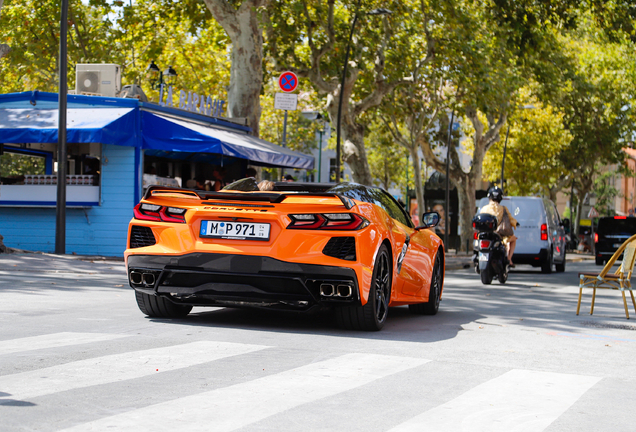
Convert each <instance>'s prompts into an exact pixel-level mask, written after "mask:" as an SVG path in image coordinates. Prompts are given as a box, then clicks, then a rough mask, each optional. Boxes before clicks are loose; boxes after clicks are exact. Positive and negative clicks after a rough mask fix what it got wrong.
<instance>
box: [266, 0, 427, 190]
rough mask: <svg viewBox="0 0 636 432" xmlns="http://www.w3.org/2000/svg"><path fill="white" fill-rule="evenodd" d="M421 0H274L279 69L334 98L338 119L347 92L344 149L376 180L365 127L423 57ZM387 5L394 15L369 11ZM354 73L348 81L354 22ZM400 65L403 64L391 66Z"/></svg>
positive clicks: (272, 50) (271, 35)
mask: <svg viewBox="0 0 636 432" xmlns="http://www.w3.org/2000/svg"><path fill="white" fill-rule="evenodd" d="M416 4H417V2H415V1H406V2H405V1H389V2H375V1H371V0H365V1H355V2H351V1H336V0H330V1H328V2H321V1H317V0H297V1H292V2H282V1H272V3H271V7H270V8H268V10H267V13H266V23H267V31H266V36H267V37H266V40H267V44H266V51H267V53H268V55H269V57H270V59H271V60H270V61H271V63H272V64H273V66H274V69H275V70H277V71H282V70H287V69H289V70H292V71H294V72H296V73H297V74H298V75H299V76H300V77H301V78H305V79H307V80H308V81H309V82H310V83H311V85H312V87H313V89H314V91H315V92H316V93H317V94H318V95H320V96H321V97H323V98H326V105H325V110H326V111H327V112H328V113H329V116H330V118H331V123H332V124H333V125H334V126H335V125H336V124H337V116H338V99H339V97H340V92H341V91H342V92H343V107H342V127H341V129H342V134H343V137H344V139H343V140H342V150H343V157H344V160H345V161H346V162H347V163H348V164H349V166H350V167H351V169H352V171H353V177H354V180H356V181H358V182H361V183H366V184H370V183H371V182H372V179H371V175H370V171H369V166H368V161H367V156H366V149H365V146H364V134H365V130H366V125H367V124H368V122H369V118H368V112H369V111H370V110H371V109H372V108H374V107H376V106H377V105H379V104H380V103H381V102H382V99H383V98H384V97H385V96H386V95H387V94H389V93H390V92H391V91H392V90H393V89H394V88H396V87H397V86H398V85H400V84H403V83H404V82H407V81H408V80H409V75H410V73H411V71H412V70H413V69H414V68H415V65H416V64H419V62H420V61H421V55H422V46H421V45H418V44H417V38H418V36H419V31H418V30H419V29H421V25H420V24H421V22H422V21H421V20H420V19H419V18H417V19H413V18H414V17H413V9H414V7H415V6H416ZM378 7H383V8H387V9H389V10H391V11H392V14H391V15H390V16H388V17H387V16H383V17H378V16H372V15H367V13H366V12H369V11H372V10H374V9H375V8H378ZM354 22H355V24H356V25H355V32H354V34H353V39H352V44H351V54H350V57H349V63H348V65H347V67H348V73H347V77H346V79H345V83H344V87H343V88H342V89H341V88H340V81H341V74H342V70H343V64H344V57H345V53H346V50H347V45H348V41H349V37H350V35H351V30H352V25H353V23H354ZM387 65H392V66H394V65H400V67H387Z"/></svg>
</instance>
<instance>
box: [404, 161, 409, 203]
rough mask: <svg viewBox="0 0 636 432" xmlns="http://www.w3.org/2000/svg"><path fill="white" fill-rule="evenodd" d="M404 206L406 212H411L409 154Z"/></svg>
mask: <svg viewBox="0 0 636 432" xmlns="http://www.w3.org/2000/svg"><path fill="white" fill-rule="evenodd" d="M404 206H405V208H406V211H410V208H409V154H408V153H407V154H406V194H405V195H404Z"/></svg>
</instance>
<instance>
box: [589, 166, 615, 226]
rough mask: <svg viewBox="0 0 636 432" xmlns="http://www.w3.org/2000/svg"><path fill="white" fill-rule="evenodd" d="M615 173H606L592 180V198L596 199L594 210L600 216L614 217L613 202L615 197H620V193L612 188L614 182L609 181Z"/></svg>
mask: <svg viewBox="0 0 636 432" xmlns="http://www.w3.org/2000/svg"><path fill="white" fill-rule="evenodd" d="M615 175H616V173H614V172H611V171H606V172H604V173H603V174H601V175H599V176H598V177H597V178H596V179H595V180H594V187H593V191H594V196H595V197H596V203H595V204H594V208H595V209H596V211H598V213H599V215H600V216H614V215H615V212H614V200H615V198H616V197H617V196H620V191H619V190H618V189H616V187H615V186H614V182H613V181H611V180H612V179H613V177H614V176H615Z"/></svg>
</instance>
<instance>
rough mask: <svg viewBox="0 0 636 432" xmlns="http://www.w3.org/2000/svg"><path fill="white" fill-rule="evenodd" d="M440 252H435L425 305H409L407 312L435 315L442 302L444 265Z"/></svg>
mask: <svg viewBox="0 0 636 432" xmlns="http://www.w3.org/2000/svg"><path fill="white" fill-rule="evenodd" d="M441 253H442V250H441V249H439V250H438V251H437V255H436V256H435V264H434V265H433V273H432V274H431V287H430V289H429V292H428V301H427V302H426V303H417V304H412V305H409V312H411V313H413V314H417V315H435V314H437V311H438V310H439V303H440V302H441V301H442V286H443V285H444V265H443V263H442V256H441V255H440V254H441Z"/></svg>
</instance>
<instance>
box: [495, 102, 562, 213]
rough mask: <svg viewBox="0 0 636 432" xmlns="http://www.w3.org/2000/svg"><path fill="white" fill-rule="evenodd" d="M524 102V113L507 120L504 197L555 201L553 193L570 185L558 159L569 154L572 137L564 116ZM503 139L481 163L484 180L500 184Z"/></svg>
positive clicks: (539, 105)
mask: <svg viewBox="0 0 636 432" xmlns="http://www.w3.org/2000/svg"><path fill="white" fill-rule="evenodd" d="M524 100H525V102H526V105H525V109H524V106H522V107H520V109H518V110H516V111H515V112H514V113H513V114H512V115H511V116H510V117H509V118H508V124H509V125H510V133H509V137H508V144H507V146H506V147H507V148H506V163H505V173H504V176H505V179H506V184H505V191H506V194H507V195H522V196H523V195H542V196H548V197H550V198H551V199H553V200H556V192H558V191H559V190H560V189H561V188H563V186H564V185H565V184H566V183H568V181H569V172H568V171H567V170H566V169H565V167H564V165H563V163H562V162H561V155H562V153H563V152H565V151H567V150H568V147H569V144H570V142H571V141H572V136H571V134H570V133H569V132H568V131H567V130H566V129H565V126H564V124H563V117H564V115H563V113H560V112H558V111H557V110H556V109H555V108H553V107H551V106H549V105H547V106H544V105H542V104H541V103H539V102H538V101H537V100H533V99H524ZM503 138H505V135H503V136H502V139H501V140H500V141H498V142H497V143H496V144H495V145H493V147H492V148H491V149H490V151H489V152H488V154H487V155H486V158H485V160H484V179H486V180H488V181H490V182H493V183H499V184H501V164H502V158H503V147H504V144H505V139H503ZM568 184H569V183H568Z"/></svg>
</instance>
